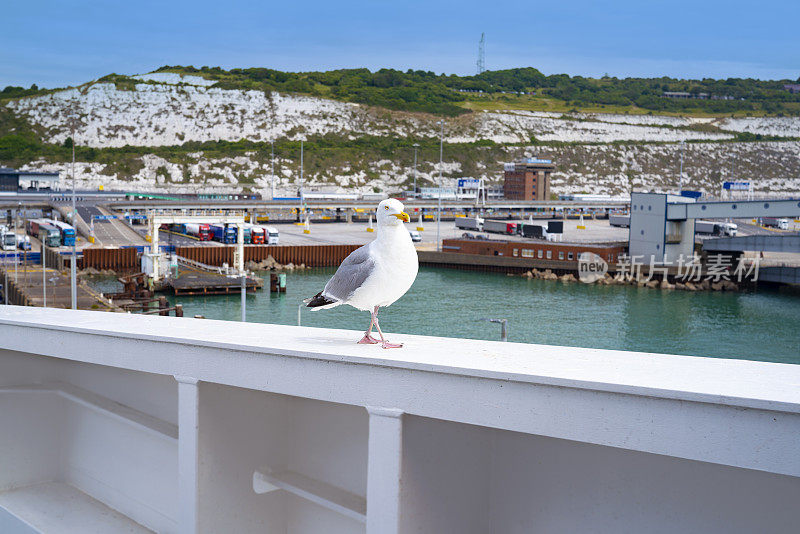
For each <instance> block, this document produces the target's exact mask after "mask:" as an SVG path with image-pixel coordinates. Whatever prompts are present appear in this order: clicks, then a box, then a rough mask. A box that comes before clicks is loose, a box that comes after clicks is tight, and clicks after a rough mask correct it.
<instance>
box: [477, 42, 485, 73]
mask: <svg viewBox="0 0 800 534" xmlns="http://www.w3.org/2000/svg"><path fill="white" fill-rule="evenodd" d="M485 47H486V34H485V33H481V40H480V43H478V74H480V73H482V72H483V71H485V70H486V49H485Z"/></svg>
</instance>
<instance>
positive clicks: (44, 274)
mask: <svg viewBox="0 0 800 534" xmlns="http://www.w3.org/2000/svg"><path fill="white" fill-rule="evenodd" d="M39 235H42V234H39ZM46 241H47V230H45V232H44V239H42V307H43V308H46V307H47V243H46Z"/></svg>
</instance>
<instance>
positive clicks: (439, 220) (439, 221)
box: [436, 120, 444, 252]
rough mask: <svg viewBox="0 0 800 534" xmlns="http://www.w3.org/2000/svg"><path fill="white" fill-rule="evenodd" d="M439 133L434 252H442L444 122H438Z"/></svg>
mask: <svg viewBox="0 0 800 534" xmlns="http://www.w3.org/2000/svg"><path fill="white" fill-rule="evenodd" d="M439 124H440V125H441V131H440V134H439V194H438V195H437V196H438V197H439V210H438V213H437V215H436V250H438V251H439V252H441V251H442V241H441V238H440V236H441V227H442V158H443V155H444V121H443V120H441V121H439Z"/></svg>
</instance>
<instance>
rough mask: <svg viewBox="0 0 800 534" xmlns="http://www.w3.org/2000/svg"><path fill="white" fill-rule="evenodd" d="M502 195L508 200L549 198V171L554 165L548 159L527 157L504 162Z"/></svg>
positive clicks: (551, 170)
mask: <svg viewBox="0 0 800 534" xmlns="http://www.w3.org/2000/svg"><path fill="white" fill-rule="evenodd" d="M504 169H505V173H504V181H503V196H504V197H505V198H507V199H508V200H550V173H551V172H553V169H555V165H553V162H552V161H550V160H549V159H535V158H527V159H523V160H520V161H517V162H516V163H506V164H505V167H504Z"/></svg>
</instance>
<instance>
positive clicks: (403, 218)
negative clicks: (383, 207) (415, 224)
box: [392, 212, 411, 222]
mask: <svg viewBox="0 0 800 534" xmlns="http://www.w3.org/2000/svg"><path fill="white" fill-rule="evenodd" d="M392 215H394V216H395V217H397V218H398V219H400V220H401V221H403V222H408V221H410V220H411V217H409V216H408V213H406V212H401V213H392Z"/></svg>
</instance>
